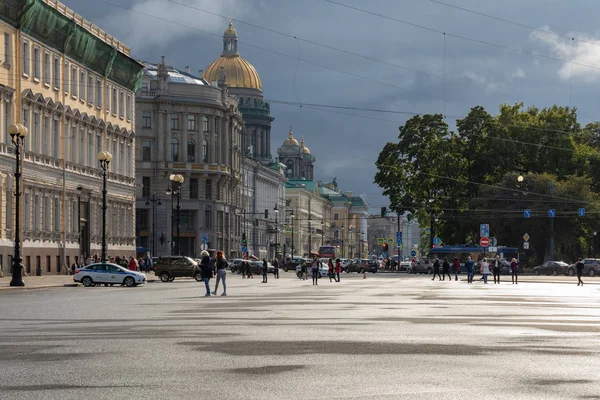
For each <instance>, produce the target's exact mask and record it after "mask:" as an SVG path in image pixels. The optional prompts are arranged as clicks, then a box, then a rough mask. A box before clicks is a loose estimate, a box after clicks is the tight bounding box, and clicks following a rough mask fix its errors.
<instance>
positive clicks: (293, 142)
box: [283, 126, 299, 146]
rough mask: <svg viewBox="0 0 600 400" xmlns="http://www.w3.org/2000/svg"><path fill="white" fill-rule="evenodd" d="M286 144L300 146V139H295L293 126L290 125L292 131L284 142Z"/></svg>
mask: <svg viewBox="0 0 600 400" xmlns="http://www.w3.org/2000/svg"><path fill="white" fill-rule="evenodd" d="M283 145H284V146H299V145H298V141H297V140H296V139H294V132H292V127H291V126H290V133H289V135H288V138H287V139H286V140H285V141H284V142H283Z"/></svg>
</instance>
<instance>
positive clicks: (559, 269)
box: [533, 261, 569, 275]
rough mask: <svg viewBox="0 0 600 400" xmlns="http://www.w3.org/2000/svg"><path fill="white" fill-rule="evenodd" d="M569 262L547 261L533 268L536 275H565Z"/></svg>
mask: <svg viewBox="0 0 600 400" xmlns="http://www.w3.org/2000/svg"><path fill="white" fill-rule="evenodd" d="M567 268H569V264H567V263H566V262H563V261H546V262H545V263H543V264H542V265H538V266H537V267H534V268H533V274H534V275H550V274H552V275H565V274H566V273H567Z"/></svg>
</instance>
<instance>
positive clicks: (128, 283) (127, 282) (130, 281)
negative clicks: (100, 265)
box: [123, 276, 135, 287]
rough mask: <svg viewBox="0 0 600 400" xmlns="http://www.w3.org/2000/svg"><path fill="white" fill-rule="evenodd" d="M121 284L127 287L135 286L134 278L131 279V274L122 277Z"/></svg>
mask: <svg viewBox="0 0 600 400" xmlns="http://www.w3.org/2000/svg"><path fill="white" fill-rule="evenodd" d="M123 284H124V285H125V286H127V287H133V286H135V279H133V278H132V277H131V276H127V277H125V279H123Z"/></svg>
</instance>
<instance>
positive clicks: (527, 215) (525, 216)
mask: <svg viewBox="0 0 600 400" xmlns="http://www.w3.org/2000/svg"><path fill="white" fill-rule="evenodd" d="M523 217H524V218H531V210H525V211H523Z"/></svg>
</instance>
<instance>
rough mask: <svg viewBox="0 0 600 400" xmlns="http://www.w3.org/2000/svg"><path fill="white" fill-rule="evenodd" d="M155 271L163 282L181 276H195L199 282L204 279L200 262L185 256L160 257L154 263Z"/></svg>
mask: <svg viewBox="0 0 600 400" xmlns="http://www.w3.org/2000/svg"><path fill="white" fill-rule="evenodd" d="M154 273H155V274H156V276H158V277H159V278H160V280H161V281H163V282H173V280H174V279H175V278H180V277H193V278H195V279H196V280H197V281H198V282H200V281H202V275H201V272H200V267H199V266H198V263H196V261H194V260H192V259H191V258H190V257H185V256H164V257H159V258H158V260H156V262H155V263H154Z"/></svg>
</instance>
